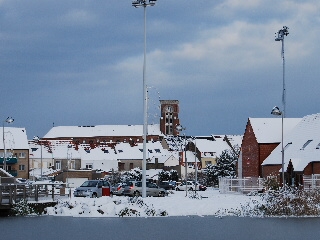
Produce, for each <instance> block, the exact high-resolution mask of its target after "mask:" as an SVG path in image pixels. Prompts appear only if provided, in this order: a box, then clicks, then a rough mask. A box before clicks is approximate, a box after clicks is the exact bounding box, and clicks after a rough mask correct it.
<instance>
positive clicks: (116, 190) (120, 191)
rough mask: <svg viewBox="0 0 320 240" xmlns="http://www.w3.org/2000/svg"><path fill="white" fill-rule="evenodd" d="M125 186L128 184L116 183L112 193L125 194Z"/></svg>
mask: <svg viewBox="0 0 320 240" xmlns="http://www.w3.org/2000/svg"><path fill="white" fill-rule="evenodd" d="M125 186H126V184H125V183H117V184H116V185H114V186H112V187H111V190H110V193H111V194H113V195H116V196H121V195H123V191H124V187H125Z"/></svg>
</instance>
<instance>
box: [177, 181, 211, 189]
mask: <svg viewBox="0 0 320 240" xmlns="http://www.w3.org/2000/svg"><path fill="white" fill-rule="evenodd" d="M206 189H207V187H206V186H204V185H202V184H200V183H195V182H194V181H187V190H188V191H193V190H196V191H198V190H199V191H205V190H206ZM185 190H186V182H182V183H180V184H179V185H177V186H176V191H185Z"/></svg>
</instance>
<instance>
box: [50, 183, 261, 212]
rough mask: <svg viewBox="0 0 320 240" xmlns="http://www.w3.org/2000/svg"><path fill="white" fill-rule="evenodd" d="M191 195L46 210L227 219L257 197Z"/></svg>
mask: <svg viewBox="0 0 320 240" xmlns="http://www.w3.org/2000/svg"><path fill="white" fill-rule="evenodd" d="M192 195H193V194H192V193H188V196H187V197H186V193H185V191H169V195H168V197H147V198H138V199H135V200H134V201H133V200H132V198H129V197H124V196H113V197H101V198H94V199H93V198H75V197H72V198H71V199H63V200H60V201H59V204H58V205H57V206H56V207H51V208H47V214H48V215H55V216H74V217H119V215H120V216H121V215H122V214H125V216H128V215H129V216H140V217H147V216H163V215H166V216H189V215H198V216H205V215H216V216H219V215H228V212H236V211H241V206H245V205H247V204H248V203H251V202H252V200H254V199H257V200H258V199H259V198H258V197H255V196H247V195H241V194H220V193H219V190H218V189H211V188H209V189H207V190H206V191H204V192H199V193H198V195H197V197H196V198H192Z"/></svg>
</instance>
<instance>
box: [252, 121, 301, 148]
mask: <svg viewBox="0 0 320 240" xmlns="http://www.w3.org/2000/svg"><path fill="white" fill-rule="evenodd" d="M249 121H250V123H251V126H252V129H253V132H254V134H255V136H256V139H257V141H258V143H278V142H281V132H282V124H281V118H249ZM300 121H301V118H284V119H283V134H284V135H286V134H288V133H289V132H290V131H291V130H292V129H293V128H294V127H295V126H296V125H297V124H298V123H299V122H300Z"/></svg>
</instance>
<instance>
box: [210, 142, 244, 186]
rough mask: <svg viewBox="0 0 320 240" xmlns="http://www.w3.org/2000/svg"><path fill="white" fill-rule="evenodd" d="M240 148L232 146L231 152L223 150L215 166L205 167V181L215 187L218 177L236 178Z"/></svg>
mask: <svg viewBox="0 0 320 240" xmlns="http://www.w3.org/2000/svg"><path fill="white" fill-rule="evenodd" d="M239 153H240V148H239V147H238V146H234V147H233V150H231V149H227V150H224V151H223V152H222V153H221V155H220V156H219V157H218V159H217V164H216V165H208V166H207V169H206V170H207V171H206V172H207V181H208V182H210V183H213V184H215V185H217V184H218V183H219V177H229V178H234V177H235V176H236V167H237V161H238V157H239Z"/></svg>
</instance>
